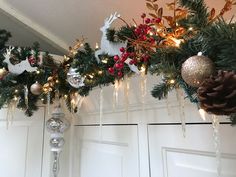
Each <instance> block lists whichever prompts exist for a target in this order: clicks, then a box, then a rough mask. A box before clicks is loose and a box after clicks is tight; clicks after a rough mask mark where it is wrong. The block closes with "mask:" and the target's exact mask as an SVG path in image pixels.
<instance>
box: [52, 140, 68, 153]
mask: <svg viewBox="0 0 236 177" xmlns="http://www.w3.org/2000/svg"><path fill="white" fill-rule="evenodd" d="M64 144H65V140H64V138H62V137H54V138H51V139H50V146H51V150H52V151H58V150H61V149H62V147H63V145H64Z"/></svg>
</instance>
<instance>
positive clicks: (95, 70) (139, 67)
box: [0, 0, 236, 123]
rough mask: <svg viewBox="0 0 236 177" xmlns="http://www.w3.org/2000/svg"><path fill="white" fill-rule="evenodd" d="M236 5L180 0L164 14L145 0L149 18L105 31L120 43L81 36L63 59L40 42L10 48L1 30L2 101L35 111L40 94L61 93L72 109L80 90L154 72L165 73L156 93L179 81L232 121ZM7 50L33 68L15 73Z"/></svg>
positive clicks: (153, 0) (194, 98) (47, 97)
mask: <svg viewBox="0 0 236 177" xmlns="http://www.w3.org/2000/svg"><path fill="white" fill-rule="evenodd" d="M233 5H235V2H234V1H232V0H227V1H226V4H225V6H224V7H223V9H222V10H221V11H220V13H219V14H218V15H216V11H215V9H214V8H213V9H211V10H210V11H209V10H208V7H207V6H206V5H205V3H204V1H203V0H179V1H174V2H173V3H169V4H167V6H168V8H169V9H170V10H171V11H173V16H165V15H163V9H162V8H161V7H159V6H158V4H157V0H147V2H146V6H147V7H148V9H149V10H150V13H149V16H150V17H151V18H149V17H148V16H147V15H146V14H142V16H141V18H142V21H143V23H141V24H137V23H136V22H135V24H134V25H129V24H127V23H125V26H122V27H121V28H120V29H118V30H117V29H113V28H110V29H108V30H107V31H106V39H107V40H109V42H110V44H112V45H114V46H115V45H116V46H121V47H120V48H119V50H120V51H118V52H117V51H115V52H112V51H109V50H107V51H106V50H101V49H95V50H94V49H92V48H91V47H90V45H89V44H87V43H84V41H83V40H82V41H81V40H78V41H77V43H76V44H75V45H74V46H73V47H70V52H69V54H68V55H67V56H66V57H65V59H64V61H63V62H61V63H55V62H54V60H53V58H52V57H51V56H50V55H48V54H47V53H45V54H43V55H42V53H41V52H40V50H39V46H38V45H34V46H33V47H32V48H11V50H10V48H9V47H8V46H6V42H7V41H8V39H9V37H10V34H9V33H8V32H7V31H4V30H1V31H0V51H1V52H0V67H1V68H2V69H1V70H0V79H1V81H0V108H2V107H3V106H4V105H5V104H10V103H12V102H15V104H16V105H17V107H18V108H20V109H23V110H25V112H26V114H27V115H29V116H30V115H32V113H33V111H35V110H36V109H37V105H36V103H37V101H38V100H42V101H43V103H45V104H46V103H48V102H53V100H54V99H55V95H57V93H58V96H59V97H64V98H65V99H66V101H67V103H68V104H67V105H68V107H69V109H70V110H71V109H72V108H71V102H72V101H74V99H75V93H78V94H79V95H81V96H87V95H88V94H89V92H90V91H91V90H92V89H93V88H94V87H97V86H100V87H102V86H106V85H109V84H114V83H115V81H116V80H120V79H123V78H124V77H129V76H131V75H133V74H136V73H138V72H145V73H146V74H147V73H148V72H149V73H151V74H154V75H157V76H160V75H161V76H162V82H161V83H157V85H156V86H155V87H154V88H153V91H152V95H153V96H154V97H155V98H158V99H163V98H166V97H167V96H168V93H169V92H170V91H171V90H173V89H176V88H182V89H183V90H184V91H185V93H186V95H187V98H189V100H190V101H191V102H193V103H196V104H198V106H199V107H200V108H202V109H204V110H205V111H207V112H209V113H213V114H217V115H229V116H231V121H232V123H235V122H236V116H235V113H236V84H235V83H236V79H235V78H236V74H235V71H236V51H235V50H234V49H235V47H236V23H233V22H229V23H227V22H225V21H224V19H223V17H222V16H223V15H224V13H226V12H227V11H229V10H230V9H231V8H232V6H233ZM116 18H119V19H121V18H120V17H119V16H118V15H117V14H115V15H113V16H111V17H110V18H109V19H107V21H106V22H107V23H108V22H111V21H112V20H114V19H116ZM121 20H122V21H124V20H123V19H121ZM6 53H8V54H9V55H8V57H9V60H10V61H11V63H13V65H17V64H19V63H21V62H22V61H25V60H26V59H28V61H29V63H30V64H31V67H36V70H35V71H27V70H26V71H24V72H22V73H20V74H19V73H17V74H14V73H13V72H12V70H11V69H9V64H8V65H7V64H6V63H5V62H4V61H5V60H6V57H7V56H6ZM198 53H199V54H198ZM197 54H198V55H197ZM28 89H29V91H28ZM75 109H76V106H75V107H73V110H75Z"/></svg>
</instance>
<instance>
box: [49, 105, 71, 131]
mask: <svg viewBox="0 0 236 177" xmlns="http://www.w3.org/2000/svg"><path fill="white" fill-rule="evenodd" d="M46 126H47V129H48V131H49V132H51V133H53V134H58V133H59V134H60V133H64V132H65V131H66V130H67V129H68V128H69V126H70V123H69V121H68V120H67V119H65V114H64V113H63V112H62V110H61V107H60V106H57V107H56V108H55V110H54V111H53V113H52V118H51V119H49V120H48V121H47V123H46Z"/></svg>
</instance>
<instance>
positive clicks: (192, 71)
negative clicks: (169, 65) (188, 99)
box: [181, 54, 215, 87]
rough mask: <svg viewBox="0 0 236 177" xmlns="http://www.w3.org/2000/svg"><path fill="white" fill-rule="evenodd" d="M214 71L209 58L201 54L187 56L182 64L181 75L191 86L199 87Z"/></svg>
mask: <svg viewBox="0 0 236 177" xmlns="http://www.w3.org/2000/svg"><path fill="white" fill-rule="evenodd" d="M214 71H215V67H214V63H213V62H212V60H211V59H209V58H207V57H205V56H202V55H201V54H199V55H196V56H192V57H190V58H188V59H187V60H186V61H185V62H184V63H183V65H182V68H181V76H182V78H183V80H184V81H185V82H186V83H187V84H188V85H190V86H192V87H199V86H200V85H201V84H202V82H203V81H204V80H205V79H206V78H209V77H210V76H211V75H212V74H213V73H214Z"/></svg>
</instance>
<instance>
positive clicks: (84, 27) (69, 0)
mask: <svg viewBox="0 0 236 177" xmlns="http://www.w3.org/2000/svg"><path fill="white" fill-rule="evenodd" d="M159 1H160V5H161V6H164V3H166V2H171V1H172V0H168V1H164V0H159ZM206 2H207V4H208V5H209V6H210V7H213V6H214V7H216V9H220V8H221V7H222V6H223V5H224V2H225V1H224V0H217V1H215V0H206ZM116 11H117V12H118V13H120V14H121V15H122V17H123V19H125V20H127V22H129V23H132V19H135V20H139V19H140V17H139V16H140V14H141V13H142V12H145V11H147V9H146V8H145V0H128V1H127V0H66V1H65V0H41V1H39V0H37V1H36V0H30V1H29V0H20V1H19V0H0V28H1V29H7V30H8V31H10V32H11V33H12V35H13V38H12V39H11V40H10V41H9V44H11V45H20V46H30V45H32V43H33V42H34V41H38V42H39V43H40V44H41V48H42V49H43V50H44V51H49V52H50V53H54V54H60V55H62V54H65V53H66V51H67V49H68V47H69V45H71V44H73V42H74V41H75V39H76V38H81V37H82V36H84V37H85V38H86V41H87V42H89V43H90V44H91V45H92V46H95V43H96V42H98V43H99V41H100V38H101V32H100V30H99V29H100V27H101V26H102V25H103V21H104V19H105V18H106V17H107V16H109V15H110V14H111V13H114V12H116ZM233 14H236V8H235V7H234V9H233V10H232V11H231V12H230V13H228V14H227V16H226V17H227V18H228V19H230V17H231V16H232V15H233ZM116 25H120V24H119V23H117V24H116Z"/></svg>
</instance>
